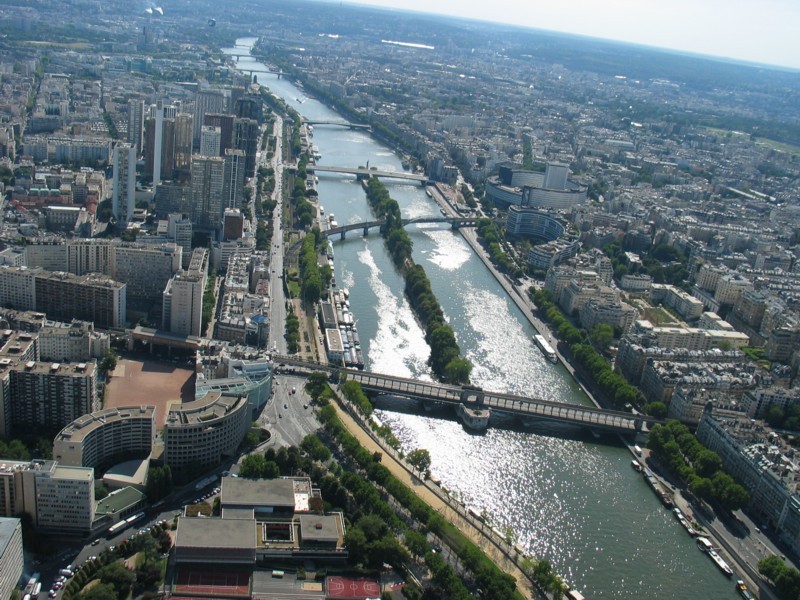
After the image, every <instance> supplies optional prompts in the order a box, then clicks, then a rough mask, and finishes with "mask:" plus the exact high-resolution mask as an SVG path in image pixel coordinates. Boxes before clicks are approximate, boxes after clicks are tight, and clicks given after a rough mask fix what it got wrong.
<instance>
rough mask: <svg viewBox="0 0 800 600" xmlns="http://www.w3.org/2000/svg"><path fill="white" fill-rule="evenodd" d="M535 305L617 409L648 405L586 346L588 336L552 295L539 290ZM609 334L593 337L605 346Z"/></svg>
mask: <svg viewBox="0 0 800 600" xmlns="http://www.w3.org/2000/svg"><path fill="white" fill-rule="evenodd" d="M533 301H534V302H535V303H536V306H537V307H538V308H539V312H540V313H541V314H542V315H543V316H544V318H545V319H546V320H547V321H548V322H549V323H550V324H551V325H552V326H553V328H554V329H555V332H556V336H558V338H559V339H560V340H563V341H564V342H566V343H567V344H568V345H569V347H570V351H571V352H572V357H573V359H574V360H575V362H576V363H577V364H579V365H580V366H581V367H582V368H583V369H584V370H585V371H586V373H587V375H588V376H589V377H590V378H591V379H592V381H593V382H594V383H595V385H596V386H597V387H598V388H599V390H600V391H601V392H602V393H603V394H604V395H605V397H606V398H608V400H609V401H611V402H612V403H613V404H614V405H615V406H618V407H622V406H625V405H626V404H631V405H635V406H641V404H642V403H643V402H644V397H643V396H642V393H641V392H640V391H639V390H637V389H636V388H635V387H634V386H632V385H631V384H629V383H628V382H627V381H626V380H625V378H624V377H623V376H622V375H620V374H619V373H615V372H614V371H613V369H612V368H611V365H609V364H608V361H607V360H606V359H604V358H603V357H602V356H601V355H600V353H599V352H597V350H595V349H594V347H592V346H591V345H590V344H587V343H585V340H586V335H585V333H584V332H583V331H582V330H580V329H578V328H577V327H575V326H574V325H573V324H572V323H570V322H569V321H568V320H567V318H566V317H565V316H564V315H563V314H562V312H561V310H560V309H559V308H558V307H557V306H556V305H555V304H554V303H553V301H552V297H551V296H550V292H549V291H547V290H537V291H536V292H535V293H534V294H533ZM606 334H607V332H604V331H601V330H598V331H597V332H596V333H595V335H594V336H592V337H593V338H594V339H595V340H596V341H597V342H598V343H605V340H606V338H607V335H606Z"/></svg>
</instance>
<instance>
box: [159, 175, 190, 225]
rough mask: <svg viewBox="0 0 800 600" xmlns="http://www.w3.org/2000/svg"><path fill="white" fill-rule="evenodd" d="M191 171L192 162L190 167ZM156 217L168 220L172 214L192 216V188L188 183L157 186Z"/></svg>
mask: <svg viewBox="0 0 800 600" xmlns="http://www.w3.org/2000/svg"><path fill="white" fill-rule="evenodd" d="M189 168H190V169H191V162H190V165H189ZM155 200H156V216H157V217H158V218H159V219H166V218H167V215H169V214H170V213H182V214H190V213H191V211H192V186H191V185H189V184H188V183H174V182H170V183H161V184H160V185H157V186H156V194H155Z"/></svg>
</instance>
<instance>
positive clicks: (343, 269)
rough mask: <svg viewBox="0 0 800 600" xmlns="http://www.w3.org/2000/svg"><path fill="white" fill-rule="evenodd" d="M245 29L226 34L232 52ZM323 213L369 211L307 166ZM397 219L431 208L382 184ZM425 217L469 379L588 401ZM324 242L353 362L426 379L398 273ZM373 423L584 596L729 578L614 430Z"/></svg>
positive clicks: (720, 593)
mask: <svg viewBox="0 0 800 600" xmlns="http://www.w3.org/2000/svg"><path fill="white" fill-rule="evenodd" d="M254 41H255V40H254V39H253V38H242V39H239V40H237V46H236V48H235V49H227V50H226V51H227V52H229V53H234V52H235V53H242V51H243V50H247V49H249V48H250V47H251V45H252V44H253V42H254ZM239 66H240V68H242V69H246V70H248V71H249V70H253V71H254V73H255V74H256V75H257V77H258V81H259V83H261V84H262V85H266V86H267V87H269V89H270V90H271V91H273V92H274V93H276V94H278V95H279V96H281V97H282V98H283V99H284V100H285V101H287V102H288V103H289V104H290V105H291V106H293V107H294V108H295V109H296V110H298V112H300V113H301V114H302V115H304V116H305V117H307V118H308V119H313V120H335V119H340V117H339V116H338V115H337V114H336V113H335V112H333V111H332V110H331V109H329V108H327V107H326V106H324V105H322V104H321V103H319V102H317V101H316V100H314V99H312V98H308V99H307V98H306V97H305V94H304V93H303V91H302V90H300V89H298V88H297V87H296V86H294V85H293V84H292V83H291V82H290V81H288V80H286V79H278V78H277V76H276V75H272V74H270V73H268V71H267V70H266V68H265V67H264V66H263V65H262V64H261V63H258V62H256V61H255V60H253V59H250V58H241V59H240V61H239ZM313 143H314V144H315V145H316V146H317V147H318V148H319V150H320V152H321V154H322V159H321V160H320V164H323V165H331V166H349V167H355V166H359V165H366V164H367V161H369V166H370V167H376V168H378V169H384V170H397V171H399V170H402V167H401V164H400V158H399V157H398V156H396V155H395V154H394V153H393V152H392V151H391V150H390V149H388V148H386V147H385V146H383V145H382V144H380V143H378V142H377V141H375V140H374V139H372V138H371V137H370V136H369V135H368V134H366V133H364V132H359V131H350V130H348V129H343V128H338V127H330V126H317V127H316V128H315V130H314V137H313ZM318 176H319V185H318V191H319V196H320V203H321V204H322V205H323V206H324V207H325V211H326V215H327V214H330V213H334V214H335V217H336V220H337V221H338V223H339V224H340V225H343V224H348V223H357V222H361V221H366V220H371V219H372V218H374V217H373V216H372V215H371V213H370V209H369V206H368V204H367V201H366V198H365V196H364V193H363V192H362V190H361V187H360V185H359V184H358V183H357V182H356V181H355V179H354V178H353V177H352V176H350V175H337V174H328V173H320V174H319V175H318ZM385 184H386V185H387V187H388V188H389V191H390V193H391V195H392V197H393V198H395V199H396V200H397V201H398V203H399V204H400V207H401V209H402V212H403V216H404V217H417V216H425V215H430V216H434V215H438V214H439V211H438V207H437V205H436V204H435V202H433V201H432V200H431V199H430V198H428V197H427V196H426V194H425V193H424V189H423V188H422V187H420V186H419V185H417V184H407V183H397V182H393V181H392V180H385ZM445 227H446V226H443V225H437V224H428V225H418V226H415V227H413V228H409V234H410V235H411V238H412V240H413V242H414V260H415V261H416V262H418V263H420V264H422V265H423V266H424V267H425V270H426V272H427V273H428V277H429V278H430V280H431V283H432V287H433V291H434V293H435V294H436V296H437V298H438V299H439V302H440V303H441V305H442V308H443V310H444V312H445V315H446V317H447V319H448V321H449V323H450V325H451V326H452V327H453V329H454V330H455V332H456V336H457V339H458V342H459V344H460V346H461V349H462V353H464V354H465V355H466V356H467V357H468V358H469V359H470V360H471V361H472V363H473V364H474V370H473V374H472V381H473V383H474V384H476V385H480V386H482V387H484V388H486V389H492V390H498V391H507V392H512V393H518V394H523V395H524V394H527V395H531V396H539V397H544V398H548V399H554V400H560V401H564V402H582V403H588V400H587V399H586V397H585V396H584V395H583V393H582V392H581V391H580V389H579V388H578V387H577V386H576V385H575V383H574V381H573V380H572V378H571V377H570V376H569V375H568V374H567V372H566V371H565V370H564V369H563V368H562V367H561V366H556V365H552V364H550V363H549V362H547V361H546V360H545V359H544V358H543V356H542V355H541V353H540V352H539V350H538V349H537V348H536V346H535V345H534V344H533V342H532V335H533V334H534V333H535V331H534V330H533V328H532V327H531V326H530V325H529V324H528V322H527V321H526V320H525V318H524V317H523V316H522V314H521V313H520V312H519V310H518V309H517V308H516V307H515V306H514V304H513V303H512V302H511V301H510V300H509V299H508V297H507V296H506V294H505V292H504V291H503V289H502V288H501V286H500V285H499V284H498V283H497V282H496V281H495V279H494V278H493V277H492V275H491V274H490V273H489V272H488V270H487V269H486V268H485V266H484V265H483V264H482V263H481V261H480V260H479V259H478V257H476V256H475V255H474V254H473V252H472V251H471V249H470V248H469V246H468V245H467V243H466V242H465V241H464V240H463V239H462V238H461V236H460V235H459V234H458V233H455V232H452V231H451V230H449V229H447V228H445ZM349 235H350V236H351V237H349V238H348V239H346V240H343V241H339V240H336V241H334V242H333V244H334V253H335V264H336V266H335V271H336V279H337V282H338V283H339V286H340V287H347V288H348V289H349V290H350V292H351V293H350V306H351V310H352V311H353V314H354V317H355V318H356V320H357V323H358V330H359V335H360V338H361V342H362V348H363V349H364V359H365V362H366V366H367V368H368V369H370V370H375V371H379V372H383V373H387V374H393V375H400V376H411V377H418V378H422V379H430V378H431V374H430V370H429V368H428V366H427V364H426V360H427V358H428V354H429V348H428V346H427V344H426V343H425V340H424V334H423V330H422V328H421V327H420V325H419V324H418V323H417V321H416V320H415V319H414V316H413V313H412V312H411V308H410V306H409V304H408V301H407V300H406V298H405V297H404V295H403V279H402V277H401V276H400V275H399V274H398V273H397V271H396V270H395V268H394V266H393V264H392V261H391V259H390V258H389V256H388V253H387V252H386V250H385V249H384V245H383V241H382V239H381V238H380V236H379V235H377V234H372V235H370V236H369V237H368V238H362V237H361V235H360V232H351V233H350V234H349ZM377 414H378V415H379V418H380V419H381V420H382V421H384V422H385V423H388V424H389V425H391V427H392V429H393V430H394V432H395V434H396V435H397V437H398V438H399V439H400V440H401V442H402V444H403V446H404V449H406V450H411V449H414V448H427V449H428V450H429V451H430V453H431V458H432V466H431V472H432V474H433V475H434V476H435V477H437V478H439V479H440V480H441V482H442V485H443V486H444V487H446V488H447V489H449V490H451V491H453V492H454V493H455V494H457V495H458V496H459V497H460V498H461V499H462V501H463V503H464V504H465V505H467V506H470V507H473V508H475V509H476V510H478V511H483V512H484V513H485V514H486V515H487V517H488V519H489V520H490V521H491V523H492V524H493V525H494V526H495V527H496V528H497V529H499V530H500V531H504V530H505V529H506V528H507V527H510V528H511V529H512V530H513V532H514V534H515V536H516V537H517V539H518V542H519V544H520V545H521V546H522V547H524V548H525V549H526V550H528V551H529V552H530V553H531V554H532V555H534V556H536V557H539V558H547V559H549V560H550V561H551V562H552V563H553V565H554V567H555V570H556V571H557V572H558V573H559V574H560V575H562V577H563V578H564V579H565V580H566V581H567V582H569V583H571V584H573V585H574V586H575V587H576V588H577V589H579V590H580V591H582V592H583V593H585V594H586V596H587V597H588V598H630V599H633V598H637V599H639V598H703V599H706V598H720V599H722V598H736V597H737V594H736V593H735V591H734V586H733V583H732V582H731V580H730V579H728V578H727V577H725V576H724V575H723V574H722V573H720V572H719V571H718V570H717V568H716V567H715V566H714V565H713V563H712V562H711V560H710V559H709V558H708V557H707V556H706V555H704V554H703V553H701V552H700V551H699V550H698V549H697V546H696V545H695V542H694V540H693V539H692V538H691V537H690V536H689V535H688V534H687V533H686V531H685V530H684V529H683V528H682V527H681V526H680V525H679V524H678V523H677V521H676V520H675V519H674V518H673V516H672V514H671V513H670V512H669V511H667V510H666V509H664V508H663V507H662V505H661V504H660V502H659V501H658V500H657V499H656V497H655V495H654V494H653V493H652V492H651V491H650V489H649V488H648V487H647V485H646V484H645V483H644V481H643V480H642V477H641V476H640V475H638V474H637V473H635V472H634V471H633V470H632V469H631V467H630V461H631V455H630V454H629V452H628V451H627V450H626V449H625V448H623V447H622V446H621V445H618V444H615V442H614V440H613V439H604V440H602V441H596V440H593V439H592V438H590V437H588V436H586V437H584V436H583V434H580V433H578V434H567V435H560V436H553V435H541V433H542V430H539V433H537V432H536V430H535V429H526V428H524V427H521V426H517V427H514V426H513V425H512V424H509V425H508V426H507V427H500V428H491V429H489V430H488V431H487V432H486V433H485V434H484V435H474V434H471V433H469V432H467V431H466V430H465V429H464V428H463V427H462V425H461V424H460V422H459V421H457V420H456V419H455V417H454V415H453V414H452V413H450V412H445V413H441V414H433V413H431V414H428V415H426V414H418V413H417V409H416V407H414V406H412V405H409V406H406V407H401V409H400V410H399V411H398V410H396V409H393V410H388V409H387V408H386V406H381V405H380V404H379V405H378V410H377Z"/></svg>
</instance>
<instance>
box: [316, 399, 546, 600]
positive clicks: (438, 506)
mask: <svg viewBox="0 0 800 600" xmlns="http://www.w3.org/2000/svg"><path fill="white" fill-rule="evenodd" d="M331 405H332V406H333V407H334V408H335V409H336V413H337V416H338V417H339V419H340V420H341V421H342V423H343V424H344V426H345V427H346V428H347V430H348V431H349V432H350V433H351V434H352V435H354V436H355V437H356V439H358V441H359V443H360V444H361V445H362V446H363V447H364V448H366V449H367V450H369V451H370V452H376V451H377V452H382V453H383V458H382V459H381V464H382V465H383V466H384V467H386V468H387V469H389V472H391V474H392V475H394V476H395V477H397V479H398V480H400V481H401V482H402V483H403V484H405V485H407V486H408V487H409V488H410V489H411V490H413V491H414V493H416V494H417V496H419V498H420V499H421V500H423V501H424V502H425V503H426V504H428V505H429V506H430V507H431V508H432V509H433V510H435V511H436V512H438V513H439V514H440V515H442V516H443V517H444V518H445V519H446V520H447V521H448V522H450V523H451V524H453V526H455V527H456V528H457V529H458V530H459V531H460V532H461V533H462V534H464V536H466V537H467V538H468V539H469V540H470V541H472V542H473V543H474V544H475V545H476V546H478V547H479V548H480V549H481V550H482V551H483V552H484V553H485V554H486V555H487V556H488V557H489V558H490V559H491V560H492V561H493V562H494V563H495V564H496V565H497V566H498V567H499V568H500V569H502V570H503V571H505V572H506V573H508V574H510V575H511V576H512V577H514V578H515V579H516V580H517V589H518V590H519V591H520V593H521V594H522V595H523V596H524V597H525V598H535V597H537V596H536V595H535V593H534V591H533V590H532V589H531V586H530V582H529V580H528V578H527V576H526V575H525V574H524V573H522V571H520V570H519V568H518V567H517V566H516V564H514V562H513V561H512V560H511V559H510V558H509V557H508V556H507V555H506V554H505V553H504V552H503V551H501V550H500V548H498V547H497V546H496V545H495V543H494V542H493V541H492V540H490V539H489V538H488V537H487V536H486V535H484V534H483V533H481V531H480V530H479V529H478V528H477V527H475V526H474V525H473V524H472V523H471V522H470V521H468V520H467V519H466V518H464V517H463V516H462V515H461V514H459V513H458V512H457V510H454V509H453V508H452V507H451V506H450V505H449V504H448V503H447V502H446V501H445V500H443V499H442V498H440V497H439V496H438V495H437V494H436V493H434V492H433V491H432V490H431V489H429V487H428V484H427V483H426V482H423V481H422V480H421V479H419V478H418V477H417V476H416V475H414V474H413V473H411V471H410V470H409V469H408V467H406V465H405V464H404V463H401V462H400V461H399V460H397V459H396V458H395V457H394V456H393V453H394V450H393V449H392V448H388V447H384V445H382V444H380V443H378V442H377V441H376V440H375V439H373V437H372V436H371V435H370V434H369V433H368V432H366V431H365V430H364V429H363V428H362V427H361V425H360V424H359V423H358V422H357V421H356V420H355V419H354V418H353V417H352V416H351V415H350V414H349V413H348V412H347V411H345V410H344V409H343V408H341V407H340V406H339V405H338V404H337V403H336V402H332V403H331ZM486 528H487V529H489V527H488V526H486Z"/></svg>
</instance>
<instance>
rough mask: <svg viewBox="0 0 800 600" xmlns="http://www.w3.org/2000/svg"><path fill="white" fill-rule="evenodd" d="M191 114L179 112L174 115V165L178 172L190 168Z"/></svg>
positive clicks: (192, 121)
mask: <svg viewBox="0 0 800 600" xmlns="http://www.w3.org/2000/svg"><path fill="white" fill-rule="evenodd" d="M193 126H194V119H193V117H192V115H187V114H179V115H177V116H176V117H175V165H174V168H175V170H176V171H179V172H188V171H189V170H190V169H191V168H192V128H193Z"/></svg>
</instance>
